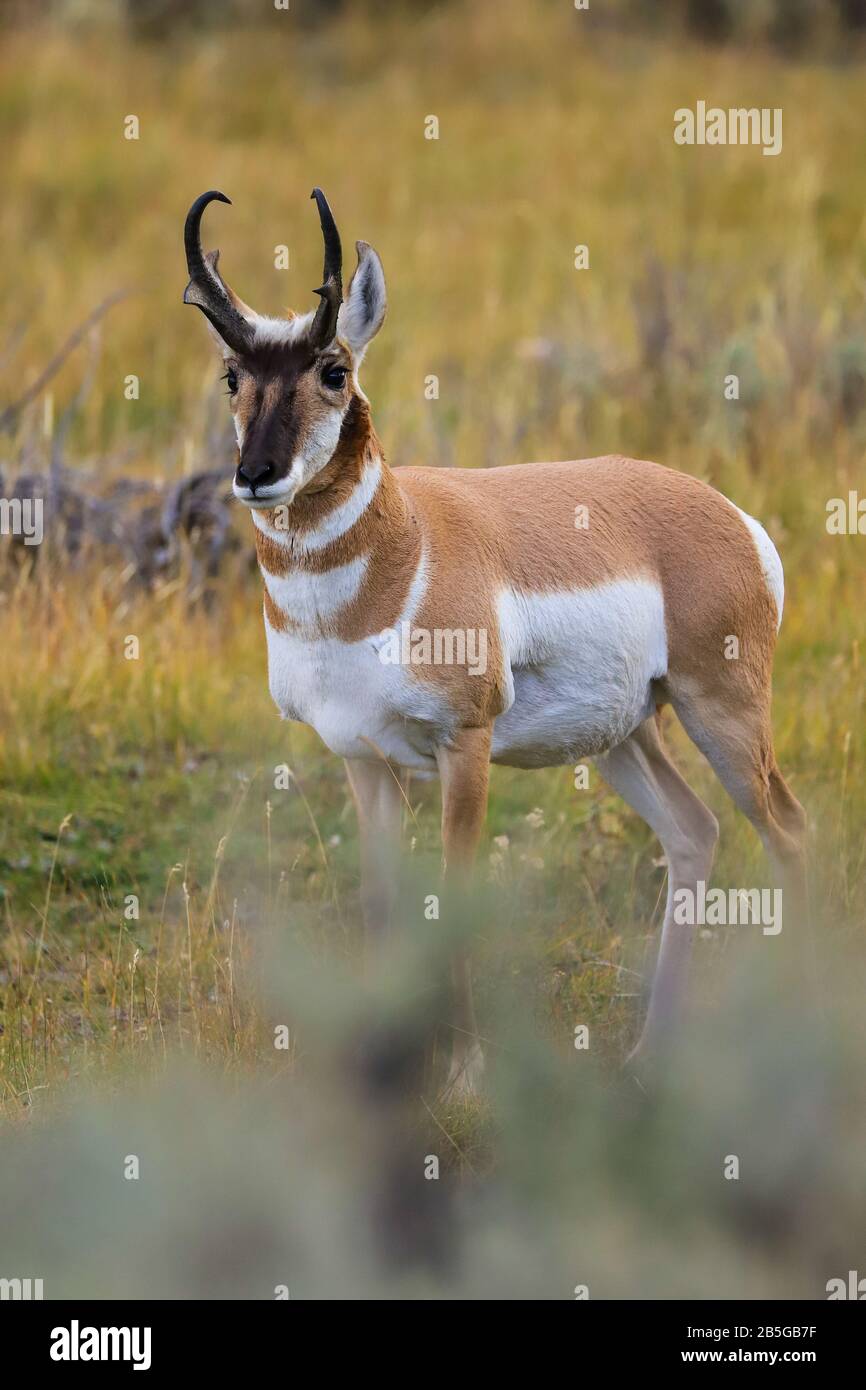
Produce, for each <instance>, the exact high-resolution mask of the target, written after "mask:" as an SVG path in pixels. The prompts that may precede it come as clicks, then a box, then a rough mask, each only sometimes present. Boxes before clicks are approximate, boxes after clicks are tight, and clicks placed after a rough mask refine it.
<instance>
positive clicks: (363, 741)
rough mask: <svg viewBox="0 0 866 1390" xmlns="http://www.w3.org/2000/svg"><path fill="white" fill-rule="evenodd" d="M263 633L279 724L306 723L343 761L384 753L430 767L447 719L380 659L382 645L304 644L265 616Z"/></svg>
mask: <svg viewBox="0 0 866 1390" xmlns="http://www.w3.org/2000/svg"><path fill="white" fill-rule="evenodd" d="M265 632H266V635H267V643H268V681H269V685H270V691H271V695H272V697H273V699H274V701H275V703H276V705H277V708H278V709H279V711H280V713H281V714H282V715H283V717H284V718H285V719H299V720H301V721H302V722H303V723H305V724H310V725H312V727H313V728H314V729H315V730H316V732H317V734H318V735H319V737H320V738H321V739H322V741H323V742H324V743H325V744H326V745H327V746H328V748H330V750H331V752H332V753H337V754H339V755H340V756H341V757H344V758H370V757H377V756H381V755H382V754H384V755H385V757H387V758H389V759H391V760H393V761H394V762H396V763H398V764H400V765H401V766H403V767H410V768H416V769H418V770H422V769H423V770H430V769H432V768H435V766H436V763H435V748H436V745H437V743H439V742H441V740H442V738H443V737H444V736H445V735H446V734H447V733H448V732H450V729H451V726H452V723H453V716H452V715H451V712H450V710H449V708H448V705H447V704H446V702H445V701H444V700H443V699H442V698H441V697H440V696H439V695H438V694H437V693H436V691H435V689H434V688H432V687H431V686H430V685H429V683H427V682H425V681H422V680H418V679H417V677H415V676H413V675H412V673H411V671H408V670H407V669H406V668H405V667H403V666H400V665H397V664H394V663H392V662H388V661H383V660H382V649H383V646H384V642H383V640H382V639H380V638H378V637H367V638H364V639H363V640H361V641H360V642H343V641H340V639H339V638H336V637H318V638H313V639H310V638H306V637H300V636H296V635H294V634H292V633H284V632H277V631H276V630H275V629H274V628H273V627H272V626H271V624H270V623H269V622H268V620H267V618H265Z"/></svg>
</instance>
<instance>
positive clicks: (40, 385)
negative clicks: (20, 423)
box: [0, 290, 130, 430]
mask: <svg viewBox="0 0 866 1390" xmlns="http://www.w3.org/2000/svg"><path fill="white" fill-rule="evenodd" d="M129 294H130V291H129V290H115V291H114V293H113V294H110V295H108V297H107V298H106V299H103V301H102V303H101V304H98V305H97V306H96V308H95V309H94V310H93V312H92V313H90V314H88V315H87V318H86V319H84V320H83V321H82V322H81V323H80V324H78V326H77V328H74V329H73V330H72V332H71V333H70V335H69V337H68V338H67V339H66V342H65V343H64V344H63V346H62V347H61V348H60V349H59V350H58V351H57V352H56V353H55V354H54V356H53V357H52V358H51V361H50V362H49V363H48V365H47V366H46V367H45V368H44V369H43V370H42V371H41V372H40V374H39V376H38V377H37V378H36V380H35V381H34V382H33V384H32V386H28V388H27V390H26V391H25V392H24V394H23V395H21V396H19V397H18V400H17V401H13V402H12V404H11V405H7V407H6V409H5V410H4V411H3V413H2V414H0V430H10V429H12V427H13V426H14V424H15V421H16V420H17V419H18V416H19V415H20V414H21V411H22V410H23V409H24V408H25V406H28V405H29V404H30V402H31V401H35V399H36V397H37V396H38V395H39V393H40V391H43V390H44V388H45V387H46V386H47V385H48V383H49V381H50V380H51V379H52V377H54V376H56V375H57V373H58V372H59V371H60V368H61V367H62V366H63V363H64V362H65V361H66V359H67V357H68V356H69V354H70V353H71V352H74V351H75V349H76V348H77V347H78V345H79V343H81V342H83V340H84V339H85V338H86V337H87V334H88V333H89V332H90V329H91V328H93V326H94V324H97V323H98V322H99V320H100V319H101V318H103V317H104V316H105V315H106V314H107V313H108V311H109V309H113V308H114V305H115V304H117V303H119V302H120V300H121V299H126V298H127V296H128V295H129Z"/></svg>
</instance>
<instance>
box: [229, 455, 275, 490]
mask: <svg viewBox="0 0 866 1390" xmlns="http://www.w3.org/2000/svg"><path fill="white" fill-rule="evenodd" d="M276 471H277V466H276V464H275V463H274V461H273V459H245V460H244V461H243V463H239V464H238V471H237V480H238V482H239V483H241V484H242V485H243V486H244V487H248V488H249V490H250V492H251V493H252V494H253V495H254V496H255V491H256V488H257V487H260V486H261V484H262V483H270V482H272V481H273V478H274V476H275V475H276Z"/></svg>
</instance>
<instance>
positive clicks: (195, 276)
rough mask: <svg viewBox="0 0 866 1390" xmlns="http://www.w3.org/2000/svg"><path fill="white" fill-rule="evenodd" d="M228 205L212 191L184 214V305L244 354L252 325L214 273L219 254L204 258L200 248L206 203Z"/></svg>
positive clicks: (215, 191)
mask: <svg viewBox="0 0 866 1390" xmlns="http://www.w3.org/2000/svg"><path fill="white" fill-rule="evenodd" d="M213 202H218V203H228V204H229V205H230V204H231V199H230V198H227V197H226V195H225V194H224V193H220V192H218V191H217V189H215V188H212V189H211V190H210V191H209V192H208V193H202V194H200V195H199V197H198V198H196V200H195V202H194V203H193V205H192V207H191V208H190V210H189V212H188V213H187V215H186V222H185V223H184V228H183V244H184V248H185V250H186V265H187V270H188V271H189V284H188V285H187V287H186V289H185V290H184V292H183V302H184V304H195V305H196V307H197V308H199V309H201V311H202V313H204V314H206V315H207V317H208V318H209V319H210V321H211V323H212V324H213V326H214V328H215V329H216V330H217V332H218V333H219V335H220V337H221V338H223V339H224V340H225V342H226V343H228V345H229V347H230V348H234V350H235V352H245V351H246V350H247V349H248V348H249V346H250V344H251V342H252V337H253V329H252V325H251V324H250V323H249V321H248V320H247V319H245V318H244V316H243V314H241V313H240V311H239V310H238V308H237V306H236V303H235V299H234V296H233V294H232V292H231V290H230V289H229V288H228V286H227V285H226V283H225V281H224V280H223V278H222V276H221V275H220V274H219V272H218V270H217V262H218V260H219V251H210V252H208V254H207V255H205V254H204V252H203V251H202V249H201V218H202V213H203V212H204V210H205V208H206V207H207V205H208V203H213Z"/></svg>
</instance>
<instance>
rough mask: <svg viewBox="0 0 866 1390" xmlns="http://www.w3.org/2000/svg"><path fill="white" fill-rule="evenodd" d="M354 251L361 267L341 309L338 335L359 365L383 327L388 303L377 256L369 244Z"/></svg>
mask: <svg viewBox="0 0 866 1390" xmlns="http://www.w3.org/2000/svg"><path fill="white" fill-rule="evenodd" d="M355 249H356V250H357V252H358V265H357V268H356V270H355V274H354V275H353V276H352V280H351V284H350V285H349V288H348V291H347V292H346V298H345V299H344V300H343V303H342V305H341V307H340V317H339V320H338V322H337V335H338V337H340V338H344V339H345V340H346V342H347V343H348V344H349V347H350V348H351V349H352V353H353V354H354V356H355V359H356V361H360V360H361V358H362V357H363V355H364V352H365V350H366V347H367V344H368V343H369V342H370V340H371V338H374V337H375V336H376V334H377V333H378V332H379V329H380V328H381V327H382V321H383V319H384V317H385V309H386V308H387V305H388V300H387V296H386V293H385V272H384V271H383V269H382V262H381V261H380V260H379V257H378V256H377V255H376V252H375V251H374V250H373V248H372V246H370V245H369V244H368V243H367V242H366V241H357V242H356V243H355Z"/></svg>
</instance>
